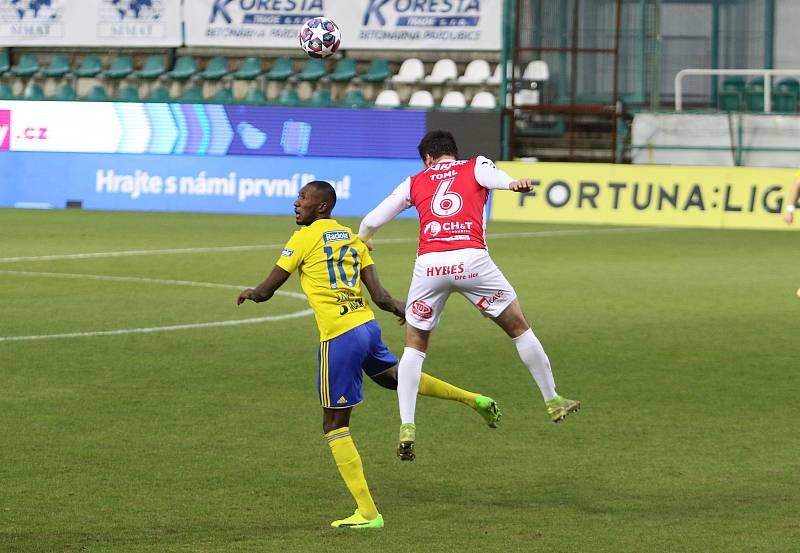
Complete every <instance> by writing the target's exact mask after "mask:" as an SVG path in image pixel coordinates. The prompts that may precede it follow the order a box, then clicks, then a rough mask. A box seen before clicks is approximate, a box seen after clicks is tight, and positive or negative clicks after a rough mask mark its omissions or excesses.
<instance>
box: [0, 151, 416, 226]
mask: <svg viewBox="0 0 800 553" xmlns="http://www.w3.org/2000/svg"><path fill="white" fill-rule="evenodd" d="M420 167H421V164H420V162H419V161H418V160H401V159H365V158H296V157H285V156H282V157H272V156H239V155H230V156H207V157H201V156H167V155H153V154H140V155H125V154H87V153H49V152H0V207H35V208H63V207H65V206H66V205H67V203H68V202H69V203H71V204H72V205H81V206H82V207H83V208H85V209H110V210H130V211H137V210H145V211H193V212H209V213H258V214H273V215H291V214H293V213H294V207H293V206H294V201H295V198H296V197H297V193H298V191H299V190H300V188H301V187H302V186H303V185H304V184H305V183H307V182H310V181H312V180H317V179H320V180H327V181H329V182H330V183H331V184H333V185H334V187H335V188H336V192H337V196H338V199H337V202H336V215H337V216H362V215H365V214H366V213H367V212H369V211H370V210H371V209H372V208H374V207H375V206H376V205H378V203H380V201H381V200H383V198H384V197H385V196H387V195H388V194H389V193H391V191H392V190H394V188H395V187H396V186H397V185H398V184H400V182H401V181H402V180H403V179H405V178H406V177H408V176H409V175H411V174H414V173H417V172H418V171H419V170H420ZM415 215H416V212H415V211H414V210H407V211H405V212H404V214H403V216H406V217H411V216H415Z"/></svg>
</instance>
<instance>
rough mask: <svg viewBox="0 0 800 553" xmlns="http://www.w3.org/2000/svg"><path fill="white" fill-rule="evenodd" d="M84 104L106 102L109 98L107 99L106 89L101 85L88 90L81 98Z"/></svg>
mask: <svg viewBox="0 0 800 553" xmlns="http://www.w3.org/2000/svg"><path fill="white" fill-rule="evenodd" d="M81 100H84V101H86V102H108V101H109V100H110V98H109V97H108V91H106V87H104V86H103V85H101V84H98V85H95V86H93V87H92V88H90V89H89V92H88V93H87V94H86V96H84V97H83V98H81Z"/></svg>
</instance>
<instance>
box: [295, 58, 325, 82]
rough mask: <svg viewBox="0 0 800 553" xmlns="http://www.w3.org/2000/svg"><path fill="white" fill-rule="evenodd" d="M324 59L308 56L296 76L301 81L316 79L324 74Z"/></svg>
mask: <svg viewBox="0 0 800 553" xmlns="http://www.w3.org/2000/svg"><path fill="white" fill-rule="evenodd" d="M325 73H326V71H325V61H324V60H321V59H319V58H308V60H306V62H305V63H304V64H303V68H302V69H301V70H300V73H298V74H297V78H298V79H299V80H301V81H318V80H320V79H321V78H322V77H324V76H325Z"/></svg>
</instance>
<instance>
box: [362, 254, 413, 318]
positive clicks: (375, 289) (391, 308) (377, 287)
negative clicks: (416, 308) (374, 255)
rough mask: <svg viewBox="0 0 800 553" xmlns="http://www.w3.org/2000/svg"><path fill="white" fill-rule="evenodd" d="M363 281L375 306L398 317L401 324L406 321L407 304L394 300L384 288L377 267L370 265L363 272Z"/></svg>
mask: <svg viewBox="0 0 800 553" xmlns="http://www.w3.org/2000/svg"><path fill="white" fill-rule="evenodd" d="M361 281H362V282H363V283H364V285H365V286H366V287H367V290H369V295H370V296H371V297H372V301H374V302H375V305H377V306H378V307H379V308H381V309H382V310H383V311H388V312H389V313H394V314H395V315H397V318H398V319H399V321H400V324H402V323H404V322H405V321H406V303H405V302H404V301H401V300H398V299H395V298H393V297H392V295H391V294H390V293H389V291H388V290H387V289H386V288H384V287H383V285H382V284H381V281H380V279H379V278H378V270H377V269H376V268H375V265H369V266H367V267H364V268H363V269H362V270H361Z"/></svg>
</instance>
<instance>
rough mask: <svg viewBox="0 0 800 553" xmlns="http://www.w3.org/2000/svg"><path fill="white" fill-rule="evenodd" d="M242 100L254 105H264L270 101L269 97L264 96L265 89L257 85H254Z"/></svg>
mask: <svg viewBox="0 0 800 553" xmlns="http://www.w3.org/2000/svg"><path fill="white" fill-rule="evenodd" d="M242 102H243V103H245V104H253V105H264V104H266V103H268V101H267V97H266V96H264V91H263V90H261V89H260V88H256V87H253V88H251V89H249V90H248V91H247V94H245V96H244V99H243V100H242Z"/></svg>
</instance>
